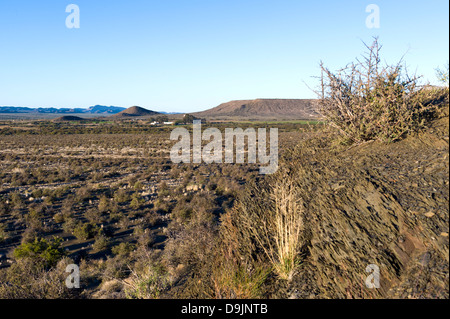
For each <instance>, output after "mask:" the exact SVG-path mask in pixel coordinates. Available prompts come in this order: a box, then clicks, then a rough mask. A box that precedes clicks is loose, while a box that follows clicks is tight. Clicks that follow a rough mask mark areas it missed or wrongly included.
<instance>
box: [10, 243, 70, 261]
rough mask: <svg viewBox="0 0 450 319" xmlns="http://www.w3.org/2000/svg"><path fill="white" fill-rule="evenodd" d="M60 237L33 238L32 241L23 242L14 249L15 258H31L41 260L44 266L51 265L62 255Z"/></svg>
mask: <svg viewBox="0 0 450 319" xmlns="http://www.w3.org/2000/svg"><path fill="white" fill-rule="evenodd" d="M61 241H62V239H61V238H55V239H53V240H46V239H44V238H35V240H34V241H33V242H29V243H23V244H21V245H20V246H19V247H17V248H16V249H15V250H14V257H15V258H16V259H21V258H31V259H34V260H36V261H38V262H42V263H43V264H44V265H45V266H46V267H52V266H54V265H56V263H57V262H58V261H59V260H60V259H61V258H62V257H63V256H64V251H63V250H62V248H61Z"/></svg>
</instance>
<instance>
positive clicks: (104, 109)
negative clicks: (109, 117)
mask: <svg viewBox="0 0 450 319" xmlns="http://www.w3.org/2000/svg"><path fill="white" fill-rule="evenodd" d="M123 110H125V108H124V107H120V106H104V105H95V106H91V107H89V108H87V109H83V108H59V109H57V108H54V107H39V108H31V107H21V106H0V113H14V114H21V113H38V114H48V113H50V114H69V113H70V114H73V113H80V114H83V113H84V114H117V113H119V112H122V111H123Z"/></svg>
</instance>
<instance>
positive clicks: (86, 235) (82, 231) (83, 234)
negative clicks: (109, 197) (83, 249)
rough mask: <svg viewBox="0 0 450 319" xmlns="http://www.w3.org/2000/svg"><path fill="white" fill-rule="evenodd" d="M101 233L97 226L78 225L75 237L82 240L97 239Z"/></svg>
mask: <svg viewBox="0 0 450 319" xmlns="http://www.w3.org/2000/svg"><path fill="white" fill-rule="evenodd" d="M99 232H100V228H99V227H98V226H97V225H94V224H91V223H81V222H80V223H78V224H77V226H76V227H75V228H74V230H73V235H74V236H75V237H77V238H78V239H81V240H87V239H90V238H93V237H95V236H96V235H98V234H99Z"/></svg>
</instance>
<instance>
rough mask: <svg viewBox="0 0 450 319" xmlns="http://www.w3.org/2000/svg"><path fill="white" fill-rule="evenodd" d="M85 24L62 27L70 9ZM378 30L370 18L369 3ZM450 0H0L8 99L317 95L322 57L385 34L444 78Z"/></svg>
mask: <svg viewBox="0 0 450 319" xmlns="http://www.w3.org/2000/svg"><path fill="white" fill-rule="evenodd" d="M72 3H73V4H76V5H78V6H79V8H80V28H79V29H68V28H67V27H66V18H67V16H68V15H69V13H66V6H67V5H69V4H72ZM372 3H373V4H376V5H378V6H379V8H380V28H373V29H369V28H367V26H366V18H367V16H368V15H369V13H366V6H367V5H369V4H372ZM448 28H449V2H448V0H428V1H424V0H421V1H417V0H411V1H404V0H386V1H385V0H383V1H382V0H369V1H364V0H355V1H347V0H342V1H335V0H333V1H301V0H270V1H269V0H183V1H181V0H158V1H153V0H129V1H119V0H109V1H105V0H41V1H37V0H33V1H31V0H26V1H25V0H0V72H1V73H0V74H1V76H0V105H4V106H5V105H9V106H28V107H82V108H85V107H89V106H91V105H96V104H101V105H115V106H123V107H129V106H132V105H140V106H142V107H145V108H148V109H152V110H157V111H166V112H193V111H200V110H204V109H208V108H211V107H214V106H217V105H218V104H220V103H222V102H228V101H230V100H238V99H255V98H313V97H315V96H314V94H313V93H312V92H311V90H310V89H309V88H308V87H307V85H305V82H306V83H307V84H308V85H309V86H311V87H314V86H315V85H316V84H317V80H316V79H314V78H313V76H317V75H320V68H319V66H318V64H319V62H320V60H323V61H324V63H325V65H326V66H329V67H330V68H331V69H336V68H338V67H342V66H344V65H345V64H347V63H348V62H351V61H354V59H355V58H356V57H358V56H359V55H360V54H361V53H362V52H363V51H364V47H363V45H362V41H364V42H367V43H370V42H371V41H372V37H373V36H379V38H380V42H381V43H382V44H383V54H382V56H383V57H384V59H385V60H386V61H387V62H388V63H395V62H397V61H398V60H399V59H400V58H401V57H402V56H403V55H404V54H405V53H406V56H405V61H406V63H407V65H408V67H409V68H410V70H412V71H417V73H418V74H422V75H424V78H425V79H426V80H429V81H430V82H432V83H434V82H435V81H436V78H435V71H434V69H435V68H436V67H438V66H441V67H442V66H444V65H445V64H446V62H447V61H448V59H449V58H448V56H449V49H448V48H449V31H448Z"/></svg>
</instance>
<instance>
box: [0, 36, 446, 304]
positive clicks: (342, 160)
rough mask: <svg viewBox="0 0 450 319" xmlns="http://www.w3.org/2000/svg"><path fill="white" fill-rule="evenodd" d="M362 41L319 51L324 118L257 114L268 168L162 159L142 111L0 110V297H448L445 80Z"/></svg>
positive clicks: (157, 133) (166, 131)
mask: <svg viewBox="0 0 450 319" xmlns="http://www.w3.org/2000/svg"><path fill="white" fill-rule="evenodd" d="M368 49H369V54H368V56H366V58H367V59H365V60H363V63H355V64H351V65H350V66H349V67H348V68H347V69H343V70H341V71H340V72H339V73H337V74H335V73H333V72H330V71H329V70H328V69H326V68H325V67H324V66H322V68H323V77H322V81H321V83H322V84H323V86H322V88H321V94H322V96H321V97H322V99H321V100H320V107H321V112H322V113H323V114H324V115H325V116H326V118H327V124H329V125H323V124H317V123H316V124H314V125H307V124H301V123H273V124H270V125H273V126H275V127H278V128H279V140H280V143H279V149H280V150H279V151H280V161H279V170H278V171H277V173H275V174H273V175H268V176H263V175H259V174H258V170H259V168H258V166H257V165H233V164H223V165H218V164H215V165H205V164H201V165H187V164H181V165H178V164H172V163H171V161H170V159H169V151H170V147H171V145H172V144H173V143H174V142H173V141H170V140H169V135H170V130H171V128H168V127H151V126H150V125H149V123H148V121H144V120H134V121H127V120H123V121H112V122H101V121H99V122H89V123H79V122H77V123H64V122H63V123H55V122H48V121H37V122H30V121H24V122H17V121H16V122H7V121H6V122H2V123H1V125H0V166H1V173H0V254H1V257H0V258H1V266H2V267H3V268H2V269H0V297H2V298H448V297H449V288H448V287H449V237H448V236H449V235H448V234H449V229H448V228H449V206H448V203H449V155H448V152H449V144H448V143H449V140H448V139H449V122H448V120H449V91H448V87H447V88H430V87H424V88H421V87H419V86H417V79H416V78H411V77H408V76H404V73H402V68H400V67H399V66H398V65H397V66H394V67H381V66H380V65H379V61H380V59H379V57H378V54H379V46H378V44H377V42H376V41H375V42H374V44H373V45H372V46H371V47H368ZM367 65H369V67H367ZM447 80H448V73H447ZM270 125H269V124H264V123H261V122H259V123H234V124H233V123H221V124H214V126H217V127H219V128H220V129H222V131H223V129H224V128H225V127H230V126H231V127H232V126H237V127H243V128H245V126H252V127H258V126H261V127H266V126H270ZM207 126H208V125H206V124H205V125H204V127H203V128H206V127H207ZM71 263H76V264H78V265H79V266H80V270H81V285H82V288H81V289H71V290H70V289H67V288H65V284H64V282H65V278H66V276H67V273H65V272H64V270H65V266H66V265H67V264H71ZM369 264H375V265H377V266H378V267H379V269H380V275H381V278H380V285H381V286H380V288H379V289H368V288H367V287H366V285H365V279H366V277H367V276H368V273H366V267H367V266H368V265H369Z"/></svg>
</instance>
